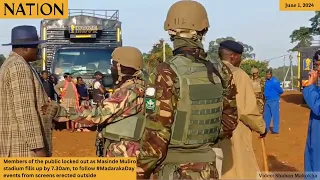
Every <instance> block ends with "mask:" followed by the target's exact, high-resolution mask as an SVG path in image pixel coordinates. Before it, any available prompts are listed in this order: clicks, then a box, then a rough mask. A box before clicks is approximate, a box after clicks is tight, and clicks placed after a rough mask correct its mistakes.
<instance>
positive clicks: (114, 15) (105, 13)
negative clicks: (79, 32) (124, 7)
mask: <svg viewBox="0 0 320 180" xmlns="http://www.w3.org/2000/svg"><path fill="white" fill-rule="evenodd" d="M79 15H86V16H93V17H99V18H106V19H110V20H116V21H119V10H99V9H69V16H79Z"/></svg>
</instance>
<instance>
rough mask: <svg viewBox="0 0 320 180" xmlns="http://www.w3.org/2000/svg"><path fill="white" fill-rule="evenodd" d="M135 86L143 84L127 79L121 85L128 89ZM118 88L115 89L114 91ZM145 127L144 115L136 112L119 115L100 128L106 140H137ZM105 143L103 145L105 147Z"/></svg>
mask: <svg viewBox="0 0 320 180" xmlns="http://www.w3.org/2000/svg"><path fill="white" fill-rule="evenodd" d="M133 86H136V87H138V88H142V87H143V84H138V83H135V82H134V81H128V82H126V83H125V84H123V85H122V86H121V87H125V88H128V89H131V88H133ZM118 90H119V89H116V90H115V93H116V92H117V91H118ZM144 127H145V117H144V115H143V113H142V112H140V113H137V114H136V115H133V116H129V117H126V118H124V119H123V118H122V117H120V118H119V119H114V120H113V123H111V124H108V125H107V126H106V127H104V128H103V130H102V136H103V137H104V138H106V139H107V140H113V141H120V140H121V139H125V140H132V141H139V140H140V138H141V137H142V133H143V131H144ZM107 145H108V144H106V146H105V147H107Z"/></svg>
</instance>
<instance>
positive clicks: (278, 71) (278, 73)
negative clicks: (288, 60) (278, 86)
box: [272, 66, 298, 86]
mask: <svg viewBox="0 0 320 180" xmlns="http://www.w3.org/2000/svg"><path fill="white" fill-rule="evenodd" d="M288 68H289V66H286V67H285V68H283V66H281V67H278V68H274V69H272V74H273V76H274V77H276V78H277V79H278V80H279V81H283V80H284V77H285V75H286V72H287V70H288ZM292 71H293V81H294V85H295V86H297V85H298V66H292ZM286 81H291V77H290V70H289V72H288V76H287V78H286Z"/></svg>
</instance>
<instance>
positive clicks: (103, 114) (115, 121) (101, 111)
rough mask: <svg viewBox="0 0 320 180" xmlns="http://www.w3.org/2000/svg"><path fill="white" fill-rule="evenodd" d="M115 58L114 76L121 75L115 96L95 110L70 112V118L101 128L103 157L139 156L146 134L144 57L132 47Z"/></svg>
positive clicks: (121, 48)
mask: <svg viewBox="0 0 320 180" xmlns="http://www.w3.org/2000/svg"><path fill="white" fill-rule="evenodd" d="M112 59H113V68H112V73H113V74H117V76H118V78H117V79H115V80H114V81H115V82H116V85H117V86H118V87H117V88H116V89H115V90H114V93H113V94H112V95H110V97H109V98H107V99H105V100H103V101H102V102H101V103H98V105H97V106H96V107H89V106H80V108H78V109H76V111H73V112H71V111H69V112H68V116H69V119H71V120H74V121H76V122H78V123H81V124H88V125H92V124H95V125H99V126H101V127H102V130H101V132H99V134H98V138H100V139H103V140H104V141H103V144H104V145H103V146H104V148H103V151H104V152H103V155H102V156H106V157H136V156H137V154H139V150H140V146H139V140H140V137H141V134H142V131H143V128H142V127H141V125H143V123H140V122H141V120H144V118H141V117H143V115H141V114H142V113H141V111H142V108H143V102H144V81H143V80H142V77H141V76H142V71H141V69H142V54H141V52H140V51H139V50H138V49H136V48H133V47H128V46H126V47H119V48H117V49H115V50H114V52H113V54H112ZM125 69H126V70H125ZM124 71H125V72H129V71H132V72H134V74H133V75H132V74H131V75H128V74H124ZM130 126H131V127H132V126H137V128H135V129H139V130H140V133H139V132H136V131H135V129H133V131H130V129H132V128H130ZM139 127H140V128H139Z"/></svg>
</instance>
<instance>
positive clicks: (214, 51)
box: [207, 36, 256, 60]
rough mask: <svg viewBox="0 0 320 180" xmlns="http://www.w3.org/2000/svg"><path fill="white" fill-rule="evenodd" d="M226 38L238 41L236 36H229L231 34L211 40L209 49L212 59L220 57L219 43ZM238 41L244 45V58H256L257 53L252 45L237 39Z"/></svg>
mask: <svg viewBox="0 0 320 180" xmlns="http://www.w3.org/2000/svg"><path fill="white" fill-rule="evenodd" d="M225 40H233V41H236V40H235V38H233V37H229V36H228V37H225V38H217V39H216V40H215V41H211V42H210V43H209V49H208V51H207V53H208V56H209V58H210V59H212V60H214V59H219V55H218V49H219V44H220V43H221V42H222V41H225ZM237 42H238V43H240V44H241V45H242V46H243V47H244V51H243V54H242V58H243V59H254V58H255V56H256V55H255V54H254V53H253V47H252V46H250V45H248V44H245V43H243V42H240V41H237Z"/></svg>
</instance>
